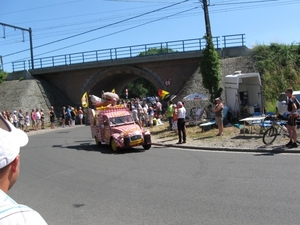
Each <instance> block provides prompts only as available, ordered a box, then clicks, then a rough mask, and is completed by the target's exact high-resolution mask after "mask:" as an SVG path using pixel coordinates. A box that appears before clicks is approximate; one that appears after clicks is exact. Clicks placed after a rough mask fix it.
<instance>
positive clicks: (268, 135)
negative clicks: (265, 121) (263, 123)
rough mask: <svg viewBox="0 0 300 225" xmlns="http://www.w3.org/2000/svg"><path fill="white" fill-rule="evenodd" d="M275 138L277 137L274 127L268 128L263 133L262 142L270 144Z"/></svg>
mask: <svg viewBox="0 0 300 225" xmlns="http://www.w3.org/2000/svg"><path fill="white" fill-rule="evenodd" d="M276 137H277V129H276V128H275V127H270V128H269V129H268V130H266V131H265V133H264V136H263V142H264V144H266V145H269V144H272V143H273V141H274V140H275V139H276Z"/></svg>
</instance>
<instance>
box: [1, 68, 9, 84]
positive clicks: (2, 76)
mask: <svg viewBox="0 0 300 225" xmlns="http://www.w3.org/2000/svg"><path fill="white" fill-rule="evenodd" d="M6 77H7V73H5V72H4V71H2V70H0V84H1V83H2V82H3V81H5V80H6Z"/></svg>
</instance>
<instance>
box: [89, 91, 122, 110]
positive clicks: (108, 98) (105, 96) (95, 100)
mask: <svg viewBox="0 0 300 225" xmlns="http://www.w3.org/2000/svg"><path fill="white" fill-rule="evenodd" d="M90 98H91V102H92V104H93V106H95V107H101V106H107V105H110V104H112V100H113V99H116V101H119V95H117V94H116V93H113V92H103V93H102V96H101V98H99V97H98V96H96V95H90Z"/></svg>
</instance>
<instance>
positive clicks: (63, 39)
mask: <svg viewBox="0 0 300 225" xmlns="http://www.w3.org/2000/svg"><path fill="white" fill-rule="evenodd" d="M187 1H188V0H184V1H181V2H177V3H174V4H172V5H168V6H165V7H162V8H159V9H155V10H152V11H149V12H146V13H142V14H139V15H137V16H133V17H130V18H127V19H124V20H121V21H117V22H114V23H111V24H108V25H104V26H102V27H98V28H95V29H92V30H88V31H85V32H82V33H79V34H75V35H72V36H69V37H65V38H62V39H59V40H56V41H52V42H49V43H46V44H42V45H39V46H36V47H35V49H36V48H40V47H43V46H46V45H50V44H54V43H57V42H61V41H65V40H68V39H71V38H74V37H78V36H81V35H84V34H88V33H91V32H94V31H96V30H100V29H103V28H106V27H110V26H113V25H115V24H119V23H123V22H126V21H129V20H132V19H136V18H139V17H142V16H145V15H148V14H151V13H154V12H157V11H160V10H163V9H167V8H170V7H173V6H175V5H179V4H182V3H184V2H187ZM27 50H28V49H27ZM27 50H23V51H19V52H17V53H11V54H8V55H4V56H3V57H7V56H11V55H14V54H18V53H21V52H24V51H27Z"/></svg>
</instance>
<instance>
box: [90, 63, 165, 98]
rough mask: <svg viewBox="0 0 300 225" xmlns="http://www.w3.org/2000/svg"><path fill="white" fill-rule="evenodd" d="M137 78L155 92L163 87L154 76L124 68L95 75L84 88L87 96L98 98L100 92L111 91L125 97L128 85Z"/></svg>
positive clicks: (137, 69)
mask: <svg viewBox="0 0 300 225" xmlns="http://www.w3.org/2000/svg"><path fill="white" fill-rule="evenodd" d="M139 78H143V79H145V80H147V82H149V84H151V85H152V86H153V88H154V89H156V90H158V89H159V88H163V87H164V85H163V82H162V81H161V79H160V78H159V77H158V76H156V75H155V74H153V73H151V72H149V71H146V70H144V69H141V68H138V67H134V66H131V67H130V66H126V67H121V68H120V67H118V68H110V69H106V70H104V71H100V72H97V73H95V74H94V75H93V76H92V78H91V79H90V80H89V82H88V83H87V84H86V85H85V87H84V88H85V91H87V92H88V93H89V94H92V95H96V96H100V95H101V91H102V90H103V91H112V90H113V89H114V90H115V92H116V93H117V94H118V95H119V96H125V89H126V87H127V86H128V84H129V83H130V82H133V81H134V80H137V79H139ZM129 91H130V90H129ZM135 97H138V96H135Z"/></svg>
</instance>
